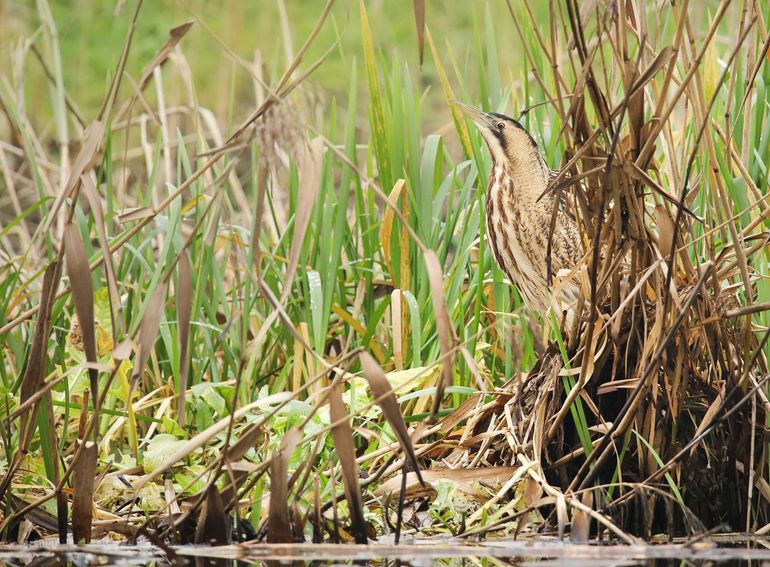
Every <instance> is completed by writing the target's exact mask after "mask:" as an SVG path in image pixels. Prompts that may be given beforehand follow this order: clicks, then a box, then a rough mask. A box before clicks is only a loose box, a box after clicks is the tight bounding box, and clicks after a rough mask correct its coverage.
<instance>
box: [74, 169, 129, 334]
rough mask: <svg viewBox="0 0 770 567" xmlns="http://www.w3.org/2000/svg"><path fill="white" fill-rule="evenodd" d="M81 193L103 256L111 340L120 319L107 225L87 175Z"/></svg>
mask: <svg viewBox="0 0 770 567" xmlns="http://www.w3.org/2000/svg"><path fill="white" fill-rule="evenodd" d="M81 184H82V188H83V193H85V196H86V199H87V200H88V205H89V207H91V213H92V214H93V216H94V226H95V227H96V233H97V235H98V237H99V247H100V248H101V250H102V255H103V256H104V275H105V278H106V280H107V291H108V292H109V295H110V316H111V318H112V334H113V338H114V337H117V333H118V320H119V317H120V307H121V306H120V292H119V290H118V282H117V278H116V276H115V267H114V266H113V263H112V253H111V252H110V241H109V238H108V237H107V225H106V223H105V222H104V211H103V210H102V202H101V199H100V198H99V193H98V191H97V190H96V186H95V185H94V182H93V180H92V179H91V177H90V176H88V175H83V176H82V177H81Z"/></svg>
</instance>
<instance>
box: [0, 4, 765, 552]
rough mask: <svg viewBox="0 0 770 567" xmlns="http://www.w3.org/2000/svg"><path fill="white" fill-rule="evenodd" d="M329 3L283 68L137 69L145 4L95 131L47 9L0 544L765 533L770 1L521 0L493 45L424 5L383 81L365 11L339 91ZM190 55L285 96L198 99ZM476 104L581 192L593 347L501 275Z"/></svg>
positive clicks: (241, 64) (576, 208) (8, 307)
mask: <svg viewBox="0 0 770 567" xmlns="http://www.w3.org/2000/svg"><path fill="white" fill-rule="evenodd" d="M279 4H281V2H279ZM333 4H334V2H333V0H329V1H328V2H327V3H326V4H325V6H323V7H321V6H319V7H318V10H319V14H318V20H317V22H316V23H315V26H314V28H313V29H312V31H310V32H309V35H308V36H307V37H305V38H302V39H301V42H302V43H301V44H298V45H300V46H299V47H298V48H296V51H294V52H293V53H291V56H290V57H287V59H286V63H285V64H283V65H278V64H275V65H272V66H266V65H263V64H262V63H261V62H260V61H258V60H257V61H252V60H250V59H249V60H247V59H244V58H243V56H242V55H239V54H238V53H236V52H235V51H233V50H232V49H231V48H230V47H229V46H228V42H227V38H226V37H218V36H216V35H215V34H214V32H213V31H212V30H211V29H210V28H209V27H208V26H207V24H206V22H205V20H201V19H199V18H196V17H194V18H193V19H192V20H191V21H190V22H187V23H181V24H178V23H176V24H175V23H170V25H169V36H168V39H167V41H166V42H165V44H160V45H157V46H156V54H155V56H154V57H151V58H149V59H148V60H147V61H146V66H145V67H144V69H143V71H142V73H141V75H139V76H138V77H130V76H129V75H127V74H126V73H125V65H126V61H127V59H128V57H129V54H130V53H131V49H132V44H133V42H134V35H135V33H136V29H137V26H141V19H140V18H139V15H140V14H141V11H142V10H150V9H152V8H151V7H150V6H142V2H141V1H139V2H136V3H134V4H131V6H130V10H129V9H128V8H126V9H124V11H123V13H121V15H119V16H116V17H122V18H127V19H128V21H130V22H131V24H130V25H129V31H128V34H127V36H126V38H125V42H124V48H123V51H122V54H121V56H120V57H119V58H118V60H117V61H115V62H114V66H113V67H112V68H111V71H112V72H111V76H112V77H113V79H112V81H111V82H110V83H109V85H108V87H107V88H106V94H105V95H104V97H103V101H102V103H101V105H100V106H99V107H98V108H83V109H80V108H79V107H78V104H77V102H76V101H74V100H72V99H71V97H70V96H69V94H68V91H67V88H66V84H67V76H66V73H65V69H66V68H67V67H66V64H65V63H66V62H63V61H62V60H61V56H60V52H59V47H58V43H57V42H58V35H57V32H56V26H57V22H56V21H55V20H54V18H53V16H52V15H51V12H50V10H49V9H48V7H47V2H46V1H45V0H41V1H40V2H38V17H39V20H40V24H41V28H40V32H39V33H38V34H36V35H35V36H34V38H32V39H31V40H30V42H29V44H27V45H26V46H24V48H23V49H19V50H17V51H16V52H15V53H14V57H15V58H16V59H15V60H14V64H15V66H16V68H17V69H24V68H25V66H33V65H34V66H37V67H36V68H37V69H38V71H41V70H42V72H43V73H44V74H45V76H46V77H47V80H48V82H49V83H50V87H51V88H50V93H51V94H50V101H48V104H49V105H50V107H49V110H50V112H51V116H52V119H51V120H50V121H47V120H43V119H41V113H38V112H36V111H34V109H31V108H29V106H28V105H27V104H25V95H24V89H23V75H18V74H17V75H14V76H3V77H0V111H1V112H0V135H1V137H0V173H1V174H2V175H0V184H2V185H0V186H2V188H3V191H2V193H0V344H1V345H2V346H1V347H0V381H1V384H2V392H3V403H2V404H0V414H1V415H2V420H3V425H4V427H2V428H0V432H1V433H2V435H1V436H0V440H1V444H2V451H1V452H0V455H1V457H0V461H1V462H2V480H1V481H0V495H2V498H3V503H4V508H3V513H2V524H1V525H0V529H1V530H2V534H3V537H4V538H5V539H6V540H13V541H21V542H23V541H27V540H28V539H30V538H36V537H43V536H47V535H49V534H58V536H59V538H60V539H61V540H62V541H64V540H66V538H67V537H68V534H69V537H72V538H73V539H74V541H76V542H77V541H90V540H91V539H92V538H99V537H103V536H105V535H107V534H120V535H121V536H122V537H125V538H128V539H136V538H139V537H148V538H149V539H150V540H151V541H153V542H154V543H156V544H158V545H161V546H165V545H166V544H167V543H176V542H196V543H204V542H208V543H212V542H213V543H229V542H232V541H254V540H255V541H265V542H268V543H290V542H295V541H303V540H306V541H314V542H327V541H328V542H340V541H341V542H357V543H366V542H367V541H369V540H373V539H380V540H385V541H390V539H391V538H395V539H396V540H398V538H399V536H400V535H401V534H403V533H411V534H420V535H433V534H450V533H451V534H454V535H462V536H463V537H467V538H474V537H481V536H489V535H493V534H507V535H509V536H517V537H523V536H524V535H531V534H558V535H559V536H560V537H563V536H564V535H565V533H567V532H569V534H570V537H571V538H572V539H573V540H574V541H583V540H587V539H589V538H595V537H598V538H602V539H605V538H611V539H616V540H620V541H626V542H636V541H638V540H639V539H648V540H651V539H653V538H654V536H656V535H659V534H664V535H665V537H668V538H674V537H680V536H681V537H686V538H692V537H703V536H704V535H708V534H712V533H716V532H727V531H731V530H733V531H741V532H750V533H755V534H762V533H764V532H765V531H767V530H768V529H770V528H768V526H770V508H769V507H768V503H770V485H769V484H768V475H769V474H770V473H768V464H769V461H768V459H769V458H770V455H768V448H769V447H768V443H767V440H766V437H767V420H768V416H769V414H770V402H769V401H768V385H767V380H768V377H770V374H768V369H767V363H766V356H767V354H768V352H769V350H768V346H767V339H768V336H769V335H768V333H769V332H770V331H768V329H769V327H768V314H767V311H768V309H770V280H768V273H769V271H768V261H769V260H770V256H768V247H767V244H768V232H767V227H768V220H767V219H768V216H770V207H768V204H767V197H768V189H767V164H769V163H770V148H769V146H768V144H769V143H770V137H769V136H768V135H767V130H768V123H767V121H766V118H765V115H766V110H767V108H768V104H767V103H768V97H767V93H766V87H765V85H766V83H767V82H768V80H770V70H768V66H767V65H765V64H764V63H765V61H766V59H767V56H768V45H770V33H768V26H767V21H768V18H769V17H770V8H769V7H768V6H765V5H763V4H762V3H759V2H755V1H754V0H733V1H730V0H723V1H722V2H712V3H709V4H708V9H706V10H703V9H700V8H699V6H700V5H698V6H696V5H695V3H694V2H687V1H686V0H682V1H677V2H673V3H672V2H656V3H652V2H643V1H636V0H629V1H618V2H616V1H606V0H594V1H585V2H582V3H578V2H576V1H575V0H564V1H552V2H548V3H547V10H545V9H544V6H545V3H542V4H540V3H535V2H531V3H530V2H527V1H522V2H513V1H508V2H506V3H505V4H500V6H497V5H496V8H495V12H494V13H493V10H492V9H490V8H486V9H485V10H484V9H480V10H479V14H478V16H477V18H476V19H475V24H474V39H475V41H474V42H472V43H471V44H470V45H469V46H468V47H467V48H466V47H465V46H458V45H455V44H453V43H452V41H451V40H450V37H449V35H447V36H446V37H445V36H444V34H443V33H442V30H439V29H432V28H431V15H430V11H429V10H430V6H427V7H426V5H425V3H424V2H421V1H415V2H414V3H413V5H412V9H413V11H414V12H413V15H414V19H415V23H416V26H415V32H414V33H415V35H416V37H417V40H418V41H417V44H418V46H419V47H418V53H409V54H398V53H396V54H394V55H392V56H391V57H390V58H389V59H386V58H385V56H384V55H391V54H390V53H383V52H382V51H380V50H378V49H376V48H375V44H376V43H375V42H376V36H377V29H376V28H375V27H373V26H372V25H371V23H370V21H369V16H368V11H367V5H366V3H365V2H363V1H360V2H359V3H352V4H350V6H348V8H350V12H349V15H350V18H351V19H350V21H349V22H348V23H347V25H349V26H356V27H357V29H358V32H360V35H361V39H362V41H361V45H360V53H358V54H357V56H358V59H357V60H356V61H354V60H353V58H352V57H351V59H350V61H349V64H350V69H351V71H350V75H349V77H347V78H345V81H347V82H346V85H345V86H346V89H347V96H346V97H345V99H344V102H341V103H339V104H338V103H337V101H336V100H335V101H332V102H324V101H323V97H321V96H319V93H318V92H317V89H314V88H313V86H312V82H311V81H312V77H313V76H314V74H319V73H324V62H325V61H324V59H325V56H322V57H320V58H318V59H313V58H312V57H310V56H309V54H310V53H315V52H316V51H317V50H318V47H319V45H318V41H319V37H320V35H319V34H321V31H322V30H324V29H326V28H327V27H328V26H332V25H334V23H335V21H336V20H335V21H332V16H330V14H333ZM536 4H537V5H536ZM426 8H428V11H427V12H426ZM193 15H195V13H194V12H193ZM501 22H502V23H501ZM284 23H286V22H284ZM501 26H507V27H506V29H507V31H508V32H509V33H507V34H505V35H504V36H503V35H498V34H499V30H500V28H501ZM191 33H202V34H208V35H210V36H211V37H212V38H213V39H214V40H215V41H216V42H217V44H218V45H219V46H220V48H221V57H222V60H223V61H227V62H228V63H232V64H234V65H235V66H237V68H238V73H240V74H242V75H243V77H245V78H247V79H248V81H250V82H251V83H252V84H253V89H254V99H255V100H256V103H253V104H249V106H248V107H247V108H246V109H245V110H243V105H241V104H240V101H235V100H233V101H232V103H231V108H230V109H229V110H228V114H229V117H227V118H223V117H222V116H219V115H218V114H217V111H216V109H212V108H207V107H205V106H202V105H200V104H199V102H198V97H197V96H196V83H198V82H199V81H201V80H206V78H205V77H204V78H198V77H195V76H194V75H193V73H192V72H191V71H190V65H189V63H188V59H187V56H186V53H185V38H186V37H187V36H188V35H189V34H191ZM282 33H283V34H285V38H284V39H285V42H286V44H287V45H292V39H291V33H290V28H289V27H287V26H285V25H284V26H283V27H282ZM324 37H325V36H324ZM322 47H323V50H322V52H324V50H326V49H330V50H333V49H334V48H335V45H334V44H332V45H329V46H322ZM311 48H312V49H311ZM505 50H516V51H517V52H518V53H519V54H520V58H521V59H522V60H523V61H524V62H525V67H526V71H525V72H522V73H521V74H520V75H517V74H514V73H513V72H508V71H507V70H505V69H503V68H501V65H500V64H499V58H498V54H499V53H500V52H501V51H505ZM326 53H328V51H326ZM418 61H420V62H421V65H419V64H417V62H418ZM275 69H280V70H279V71H275ZM421 79H424V80H426V81H427V82H428V83H429V84H431V85H432V87H431V88H430V89H428V90H427V91H424V90H423V88H422V87H420V86H419V85H420V80H421ZM171 84H173V85H174V88H173V89H170V87H169V85H171ZM179 85H181V86H182V88H181V89H179ZM172 91H173V96H172V95H171V94H170V93H171V92H172ZM363 93H365V94H363ZM452 98H459V99H462V100H467V101H469V102H472V103H477V102H479V101H480V104H481V106H483V107H484V108H485V109H487V110H493V111H501V112H505V113H507V114H510V115H513V116H519V117H520V120H521V122H522V123H523V124H524V125H525V126H526V127H527V128H528V129H529V130H530V131H531V132H532V134H533V136H534V137H535V139H536V140H538V142H539V144H540V147H541V149H542V151H543V153H544V155H545V157H546V161H547V162H548V163H549V165H550V166H551V167H553V168H557V169H559V170H560V174H559V176H558V177H557V179H556V180H555V182H554V183H553V184H552V186H551V187H550V188H549V190H550V191H555V192H559V193H560V194H561V195H562V196H563V202H564V204H565V206H566V207H568V208H569V209H570V210H571V211H572V213H573V214H575V215H576V216H577V217H578V218H580V220H581V226H582V227H583V229H584V233H583V238H584V243H585V245H586V250H588V253H587V254H586V256H585V258H584V259H583V261H582V262H581V264H580V266H578V268H577V270H578V271H579V272H580V276H581V278H582V282H583V301H582V305H581V312H580V316H579V317H577V318H576V319H575V324H574V325H573V326H572V327H571V328H563V325H560V324H559V321H557V320H556V318H555V317H553V316H551V315H550V314H542V313H532V312H530V311H528V310H527V308H526V306H524V305H523V304H522V302H521V300H520V298H519V296H518V294H517V292H516V290H515V289H514V288H513V287H512V286H511V284H510V283H509V282H507V281H506V280H505V278H504V276H503V274H502V272H501V271H500V270H499V269H498V267H497V266H496V265H495V263H494V259H493V258H492V254H491V253H490V250H489V249H488V247H487V245H486V241H485V226H484V211H483V202H484V201H483V199H484V188H485V187H486V181H487V179H486V175H487V171H488V168H489V158H488V156H487V155H486V153H485V150H483V148H482V144H481V140H480V139H479V138H478V136H477V135H476V134H475V133H474V132H473V130H472V128H470V127H469V125H468V124H466V123H465V122H464V121H463V119H462V118H461V116H459V115H458V114H456V113H455V111H454V110H451V107H450V106H449V105H447V104H445V103H446V101H448V100H449V99H452ZM541 102H542V103H545V104H542V105H536V104H535V103H541ZM430 105H435V106H436V108H434V107H432V106H431V107H430V108H428V107H429V106H430ZM426 114H429V117H430V120H431V121H436V122H440V123H442V126H441V127H440V128H438V129H436V130H435V131H428V130H427V129H426V128H425V127H424V126H423V124H424V123H425V121H426V118H425V115H426ZM366 116H368V121H366V120H365V119H364V117H366ZM437 116H438V117H440V118H436V117H437ZM544 230H548V227H544ZM546 252H548V251H546ZM562 276H563V274H562ZM553 277H554V282H555V285H558V281H559V277H560V274H553ZM383 538H384V539H383Z"/></svg>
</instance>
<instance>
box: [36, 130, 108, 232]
mask: <svg viewBox="0 0 770 567" xmlns="http://www.w3.org/2000/svg"><path fill="white" fill-rule="evenodd" d="M103 139H104V122H101V121H99V120H95V121H94V122H92V123H91V125H90V126H89V127H88V128H87V129H86V131H85V133H84V135H83V141H82V143H81V145H80V151H79V152H78V155H77V156H76V157H75V161H74V162H73V163H72V169H71V171H70V176H69V177H68V178H67V183H66V185H65V186H64V187H62V188H61V191H59V193H58V194H57V195H56V200H55V201H54V202H53V205H51V208H50V210H49V212H48V215H47V216H46V219H45V224H44V226H43V232H48V231H49V230H51V225H52V223H53V222H54V220H55V219H56V218H57V213H58V211H59V208H60V207H61V206H62V203H64V199H66V198H67V197H68V196H69V194H70V193H71V192H72V190H73V189H74V188H75V186H76V185H77V184H78V182H79V181H80V176H81V175H83V173H85V172H86V171H87V170H88V169H89V168H91V167H93V166H94V165H95V164H96V161H97V160H98V159H99V147H100V146H101V143H102V140H103Z"/></svg>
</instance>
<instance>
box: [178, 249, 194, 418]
mask: <svg viewBox="0 0 770 567" xmlns="http://www.w3.org/2000/svg"><path fill="white" fill-rule="evenodd" d="M178 268H179V274H178V278H177V292H176V310H177V319H178V323H179V401H178V404H177V413H178V415H179V426H180V427H184V425H185V402H186V400H187V374H188V372H189V368H190V356H189V355H188V348H189V342H190V341H189V337H190V314H191V313H192V277H191V275H190V258H189V256H188V254H187V251H186V250H183V251H182V252H181V254H180V257H179V266H178Z"/></svg>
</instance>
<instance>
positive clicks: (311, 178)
mask: <svg viewBox="0 0 770 567" xmlns="http://www.w3.org/2000/svg"><path fill="white" fill-rule="evenodd" d="M322 161H323V138H320V137H317V138H313V140H312V141H311V142H310V144H309V145H308V147H307V148H306V149H305V153H304V155H303V157H302V161H301V162H300V164H299V176H300V181H299V194H298V196H297V212H296V214H295V216H294V234H293V237H292V242H291V251H290V252H289V263H288V265H287V267H286V275H285V276H284V280H283V282H284V283H283V291H282V293H281V303H283V302H284V301H285V300H286V298H287V297H288V296H289V292H290V291H291V286H292V281H293V280H294V274H295V272H296V270H297V264H298V263H299V254H300V252H301V251H302V244H303V242H304V241H305V233H306V232H307V227H308V224H309V222H310V214H311V213H312V212H313V207H314V205H315V199H316V195H317V194H318V188H319V186H320V184H321V163H322Z"/></svg>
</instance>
